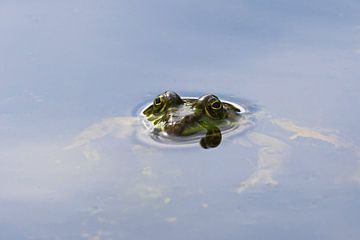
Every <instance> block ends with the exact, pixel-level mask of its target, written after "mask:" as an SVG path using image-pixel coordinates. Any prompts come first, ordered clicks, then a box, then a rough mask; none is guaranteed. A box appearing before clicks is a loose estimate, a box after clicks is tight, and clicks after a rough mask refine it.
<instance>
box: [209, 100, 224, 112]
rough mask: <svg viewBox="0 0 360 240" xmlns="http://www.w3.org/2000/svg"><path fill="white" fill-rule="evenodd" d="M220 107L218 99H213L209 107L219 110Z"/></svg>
mask: <svg viewBox="0 0 360 240" xmlns="http://www.w3.org/2000/svg"><path fill="white" fill-rule="evenodd" d="M221 107H222V104H221V102H220V101H219V100H215V101H213V102H212V103H211V108H212V109H214V110H219V109H220V108H221Z"/></svg>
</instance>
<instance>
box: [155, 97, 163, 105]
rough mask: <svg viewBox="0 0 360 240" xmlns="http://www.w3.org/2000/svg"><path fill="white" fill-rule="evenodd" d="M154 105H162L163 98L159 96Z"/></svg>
mask: <svg viewBox="0 0 360 240" xmlns="http://www.w3.org/2000/svg"><path fill="white" fill-rule="evenodd" d="M154 105H156V106H160V105H161V98H160V97H157V98H155V99H154Z"/></svg>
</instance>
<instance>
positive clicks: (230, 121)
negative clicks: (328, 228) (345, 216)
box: [65, 91, 360, 193]
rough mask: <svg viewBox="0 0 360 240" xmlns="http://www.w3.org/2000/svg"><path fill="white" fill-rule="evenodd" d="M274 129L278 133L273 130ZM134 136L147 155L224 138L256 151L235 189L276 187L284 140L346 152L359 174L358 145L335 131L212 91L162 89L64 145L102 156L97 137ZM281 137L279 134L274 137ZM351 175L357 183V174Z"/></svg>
mask: <svg viewBox="0 0 360 240" xmlns="http://www.w3.org/2000/svg"><path fill="white" fill-rule="evenodd" d="M259 122H262V123H265V125H268V126H271V128H274V131H275V135H274V132H271V133H269V132H267V131H266V129H267V128H263V127H262V128H260V129H256V126H257V124H259ZM262 125H263V124H262ZM276 129H280V130H281V131H282V132H281V133H277V132H276V131H278V130H276ZM134 135H136V136H137V139H138V140H139V141H138V143H136V144H134V145H133V146H132V149H131V150H132V151H133V152H136V153H137V154H148V155H151V154H153V153H154V152H161V151H162V150H163V149H166V148H167V147H170V148H183V147H194V146H199V144H200V146H201V147H202V149H213V150H215V149H217V147H219V146H220V143H221V142H222V141H224V138H226V139H227V144H236V145H239V147H240V146H241V147H244V148H252V149H254V150H255V151H256V152H257V154H256V159H254V161H255V164H253V163H251V164H252V165H254V169H255V170H254V172H253V173H252V174H251V175H250V176H248V177H247V178H246V179H243V180H242V181H241V182H240V184H239V186H238V187H237V189H236V192H238V193H242V192H244V191H246V190H247V189H249V188H252V187H255V186H259V185H267V186H276V185H278V181H277V180H276V179H275V177H274V176H275V175H276V173H277V172H278V171H279V169H281V167H282V166H283V165H284V164H285V162H286V160H287V159H289V155H290V150H291V146H290V145H291V144H290V143H291V142H295V141H297V140H298V139H301V138H307V139H312V140H315V141H319V142H322V143H325V144H328V145H330V146H333V147H335V148H342V149H347V150H349V151H351V152H352V153H353V154H354V155H355V156H356V158H358V159H359V162H358V165H359V171H358V172H360V147H359V146H356V145H354V144H353V143H351V142H349V141H346V140H345V139H343V137H341V135H340V134H339V133H338V131H337V130H328V129H322V128H309V127H305V126H302V125H301V124H298V123H297V122H296V121H293V120H290V119H286V118H278V117H274V116H273V114H271V113H268V112H266V111H265V110H264V109H263V108H260V107H259V106H257V105H256V104H252V103H251V101H247V100H239V101H238V102H233V101H229V100H227V99H220V98H219V97H217V96H216V95H214V94H203V95H202V96H190V97H180V95H179V94H177V93H175V92H173V91H164V92H163V93H161V94H159V95H156V96H155V98H153V100H152V101H150V102H148V103H147V104H144V106H142V108H141V110H139V111H138V112H137V114H134V115H133V116H114V117H110V118H105V119H103V120H101V121H100V122H97V123H95V124H92V125H91V126H89V127H86V128H85V129H84V130H82V131H81V132H80V133H79V134H77V135H76V136H75V138H74V140H73V143H72V144H70V145H68V146H66V147H65V149H66V150H71V149H75V150H80V152H82V153H83V155H84V156H85V158H86V159H88V160H92V161H93V160H99V159H101V158H102V154H101V150H99V148H98V146H97V144H96V142H97V141H99V140H101V139H103V138H107V137H114V138H115V139H127V138H130V137H131V136H134ZM284 135H285V136H286V137H285V138H280V137H279V136H284ZM235 155H236V153H235ZM145 172H148V169H147V168H146V171H145ZM353 179H354V180H355V181H359V182H360V180H359V179H360V177H359V174H357V175H356V174H355V177H354V178H353Z"/></svg>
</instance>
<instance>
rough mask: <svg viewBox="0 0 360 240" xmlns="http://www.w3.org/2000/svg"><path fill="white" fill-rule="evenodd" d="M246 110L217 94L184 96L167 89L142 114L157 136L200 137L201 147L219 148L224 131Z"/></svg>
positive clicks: (176, 137)
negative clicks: (196, 96) (194, 96)
mask: <svg viewBox="0 0 360 240" xmlns="http://www.w3.org/2000/svg"><path fill="white" fill-rule="evenodd" d="M245 112H246V110H245V109H244V108H242V107H241V106H238V105H235V104H234V103H230V102H226V101H221V100H220V99H219V98H218V97H217V96H215V95H214V94H206V95H204V96H201V97H199V98H191V97H183V98H182V97H180V96H179V95H178V94H177V93H175V92H173V91H165V92H164V93H162V94H160V95H158V96H156V97H155V98H154V100H153V103H152V104H150V105H149V106H147V107H146V108H145V109H144V110H143V111H142V115H143V116H144V117H145V119H146V121H148V122H147V124H145V125H147V126H149V125H150V126H151V129H152V131H151V133H152V134H153V136H154V137H155V138H156V137H157V138H160V137H162V138H167V139H170V140H172V141H181V142H183V141H186V140H188V139H194V138H195V139H196V138H198V139H199V143H200V145H201V147H203V148H204V149H208V148H215V147H218V146H219V145H220V142H221V140H222V133H221V132H222V131H229V130H232V129H235V128H236V127H237V126H238V125H239V123H240V121H239V120H240V119H241V117H242V115H243V114H245Z"/></svg>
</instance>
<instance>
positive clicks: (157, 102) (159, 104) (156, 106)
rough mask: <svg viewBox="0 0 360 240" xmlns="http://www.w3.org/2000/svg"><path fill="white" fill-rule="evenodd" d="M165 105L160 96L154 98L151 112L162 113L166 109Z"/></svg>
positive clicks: (163, 99) (164, 100) (165, 102)
mask: <svg viewBox="0 0 360 240" xmlns="http://www.w3.org/2000/svg"><path fill="white" fill-rule="evenodd" d="M166 105H167V101H166V99H165V98H164V97H163V96H162V95H160V96H158V97H156V98H155V99H154V103H153V112H154V113H159V112H162V111H164V109H165V108H166Z"/></svg>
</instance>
